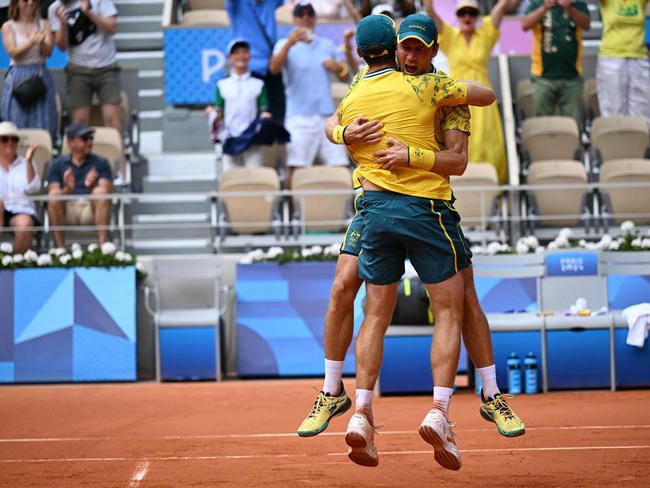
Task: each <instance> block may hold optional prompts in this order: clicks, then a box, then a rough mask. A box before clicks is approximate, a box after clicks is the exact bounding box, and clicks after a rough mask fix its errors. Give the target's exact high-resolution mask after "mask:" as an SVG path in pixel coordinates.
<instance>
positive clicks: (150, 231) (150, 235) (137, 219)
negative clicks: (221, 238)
mask: <svg viewBox="0 0 650 488" xmlns="http://www.w3.org/2000/svg"><path fill="white" fill-rule="evenodd" d="M132 222H133V224H134V225H147V226H149V227H148V228H134V229H133V230H132V232H131V236H132V239H134V240H154V239H160V240H169V239H210V238H212V233H213V230H212V229H211V228H210V214H209V213H205V212H203V213H190V214H156V215H146V214H145V215H134V216H133V220H132Z"/></svg>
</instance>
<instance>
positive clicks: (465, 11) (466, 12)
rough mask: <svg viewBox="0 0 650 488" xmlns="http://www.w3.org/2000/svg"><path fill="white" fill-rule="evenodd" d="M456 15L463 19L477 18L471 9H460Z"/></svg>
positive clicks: (474, 11)
mask: <svg viewBox="0 0 650 488" xmlns="http://www.w3.org/2000/svg"><path fill="white" fill-rule="evenodd" d="M456 15H457V16H458V17H465V16H470V17H478V12H477V11H476V10H474V9H471V8H462V9H460V10H459V11H458V12H456Z"/></svg>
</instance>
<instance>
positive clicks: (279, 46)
mask: <svg viewBox="0 0 650 488" xmlns="http://www.w3.org/2000/svg"><path fill="white" fill-rule="evenodd" d="M286 43H287V38H286V37H285V38H283V39H280V40H279V41H278V42H276V43H275V46H274V47H273V55H274V56H275V55H276V54H278V53H279V52H280V51H281V50H282V47H283V46H284V45H285V44H286Z"/></svg>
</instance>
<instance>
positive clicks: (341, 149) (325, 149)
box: [318, 117, 350, 166]
mask: <svg viewBox="0 0 650 488" xmlns="http://www.w3.org/2000/svg"><path fill="white" fill-rule="evenodd" d="M321 122H322V125H321V127H320V131H319V132H320V135H319V137H320V141H319V147H318V158H319V159H320V160H321V162H322V163H323V164H325V165H327V166H348V165H349V164H350V163H349V161H348V152H347V151H346V150H345V146H341V145H339V144H332V143H331V142H330V141H329V139H328V138H327V136H326V135H325V122H327V118H326V117H323V118H322V121H321Z"/></svg>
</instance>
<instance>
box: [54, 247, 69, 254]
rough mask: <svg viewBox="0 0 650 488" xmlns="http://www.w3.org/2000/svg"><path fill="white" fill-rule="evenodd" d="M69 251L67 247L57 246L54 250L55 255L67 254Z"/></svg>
mask: <svg viewBox="0 0 650 488" xmlns="http://www.w3.org/2000/svg"><path fill="white" fill-rule="evenodd" d="M67 252H68V251H66V250H65V247H57V248H56V249H55V250H54V255H55V256H63V255H64V254H66V253H67Z"/></svg>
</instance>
